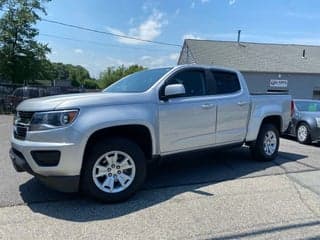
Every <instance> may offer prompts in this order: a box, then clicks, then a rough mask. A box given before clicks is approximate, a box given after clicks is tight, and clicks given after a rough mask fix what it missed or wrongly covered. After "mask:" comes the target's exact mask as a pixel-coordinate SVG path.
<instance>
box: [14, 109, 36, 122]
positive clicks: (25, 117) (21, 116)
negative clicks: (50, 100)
mask: <svg viewBox="0 0 320 240" xmlns="http://www.w3.org/2000/svg"><path fill="white" fill-rule="evenodd" d="M33 114H34V112H24V111H19V112H18V113H17V116H18V124H19V123H22V124H30V122H31V119H32V116H33Z"/></svg>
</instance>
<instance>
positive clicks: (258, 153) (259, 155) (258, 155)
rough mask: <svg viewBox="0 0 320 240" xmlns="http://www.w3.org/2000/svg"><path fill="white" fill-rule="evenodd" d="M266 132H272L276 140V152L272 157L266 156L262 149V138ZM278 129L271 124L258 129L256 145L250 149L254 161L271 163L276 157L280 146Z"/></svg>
mask: <svg viewBox="0 0 320 240" xmlns="http://www.w3.org/2000/svg"><path fill="white" fill-rule="evenodd" d="M268 131H273V132H274V133H275V135H276V138H277V146H276V150H275V151H274V153H273V154H272V155H267V154H266V153H265V151H264V148H263V143H264V137H265V135H266V133H267V132H268ZM279 135H280V134H279V131H278V129H277V128H276V127H275V126H274V125H272V124H263V125H262V126H261V128H260V131H259V134H258V138H257V140H256V143H255V144H254V146H253V147H252V149H251V152H252V155H253V157H254V158H255V159H256V160H259V161H272V160H274V159H275V158H276V157H277V156H278V151H279V146H280V137H279Z"/></svg>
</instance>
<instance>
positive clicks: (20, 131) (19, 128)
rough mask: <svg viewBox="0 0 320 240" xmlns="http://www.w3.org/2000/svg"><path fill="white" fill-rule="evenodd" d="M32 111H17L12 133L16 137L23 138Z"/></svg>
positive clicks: (25, 134)
mask: <svg viewBox="0 0 320 240" xmlns="http://www.w3.org/2000/svg"><path fill="white" fill-rule="evenodd" d="M33 114H34V112H24V111H19V112H17V117H16V122H15V127H14V132H13V135H14V137H15V138H16V139H20V140H24V139H25V138H26V136H27V132H28V127H29V125H30V123H31V119H32V116H33Z"/></svg>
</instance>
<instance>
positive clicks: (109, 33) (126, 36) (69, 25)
mask: <svg viewBox="0 0 320 240" xmlns="http://www.w3.org/2000/svg"><path fill="white" fill-rule="evenodd" d="M0 11H3V12H7V10H4V9H1V8H0ZM41 21H44V22H48V23H52V24H57V25H61V26H65V27H70V28H75V29H79V30H83V31H88V32H94V33H99V34H104V35H108V36H113V37H119V38H125V39H131V40H136V41H141V42H148V43H153V44H158V45H165V46H172V47H179V48H180V47H181V45H179V44H175V43H168V42H160V41H153V40H147V39H142V38H138V37H132V36H128V35H122V34H116V33H112V32H108V31H102V30H97V29H93V28H89V27H83V26H78V25H74V24H69V23H64V22H60V21H56V20H50V19H46V18H41Z"/></svg>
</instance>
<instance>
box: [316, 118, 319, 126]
mask: <svg viewBox="0 0 320 240" xmlns="http://www.w3.org/2000/svg"><path fill="white" fill-rule="evenodd" d="M316 121H317V127H318V128H320V118H318V117H317V118H316Z"/></svg>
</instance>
